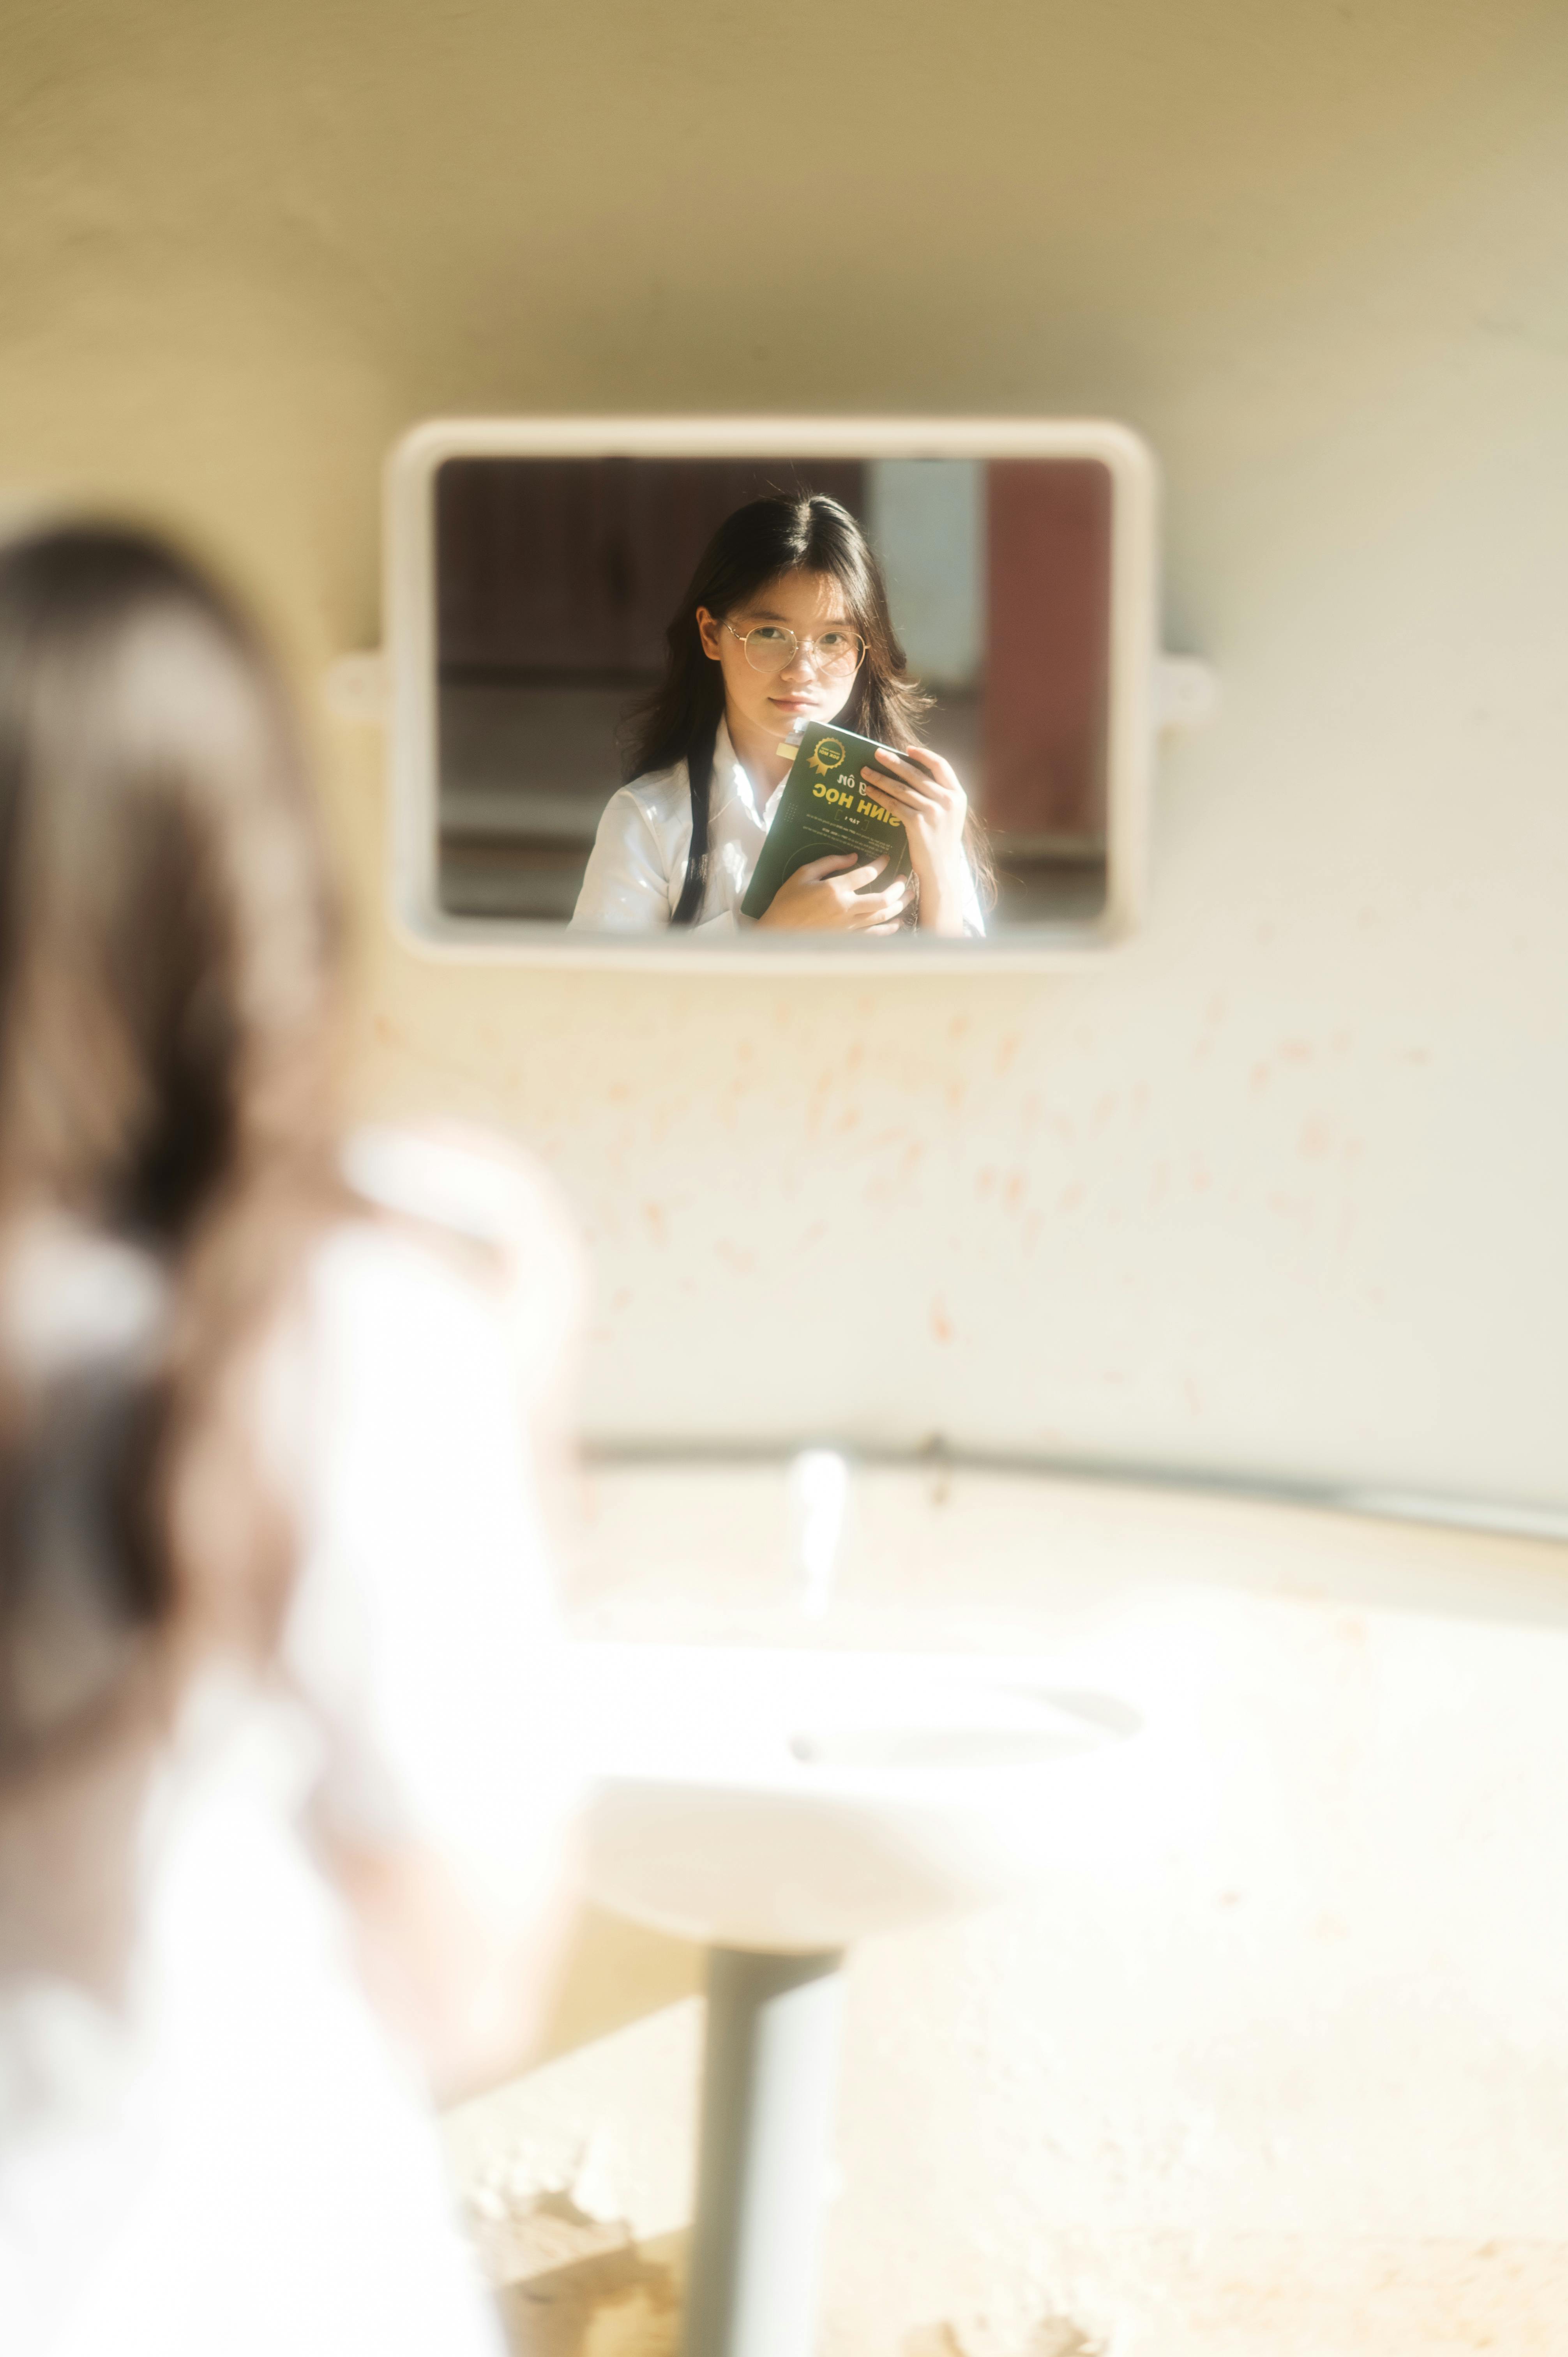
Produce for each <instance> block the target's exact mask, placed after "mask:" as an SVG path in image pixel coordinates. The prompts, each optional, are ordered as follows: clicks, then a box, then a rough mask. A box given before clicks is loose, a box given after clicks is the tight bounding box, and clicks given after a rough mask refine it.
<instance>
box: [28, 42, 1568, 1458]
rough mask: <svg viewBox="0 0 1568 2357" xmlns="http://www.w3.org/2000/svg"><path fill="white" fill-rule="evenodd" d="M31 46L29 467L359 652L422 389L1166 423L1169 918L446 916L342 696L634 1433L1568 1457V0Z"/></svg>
mask: <svg viewBox="0 0 1568 2357" xmlns="http://www.w3.org/2000/svg"><path fill="white" fill-rule="evenodd" d="M4 43H5V77H4V91H3V95H0V109H3V111H4V124H5V137H4V142H3V145H0V269H3V270H4V274H5V290H6V296H5V308H4V317H3V319H0V478H3V479H4V480H5V483H6V484H7V485H9V486H10V487H12V488H14V489H21V490H27V489H29V488H44V487H63V488H69V489H73V490H88V491H91V492H95V493H103V494H108V495H110V496H113V498H115V499H117V500H131V501H134V502H139V503H143V504H145V505H146V506H149V507H151V508H152V509H154V510H155V511H157V512H158V513H160V514H162V513H168V514H173V515H174V516H176V517H177V519H179V520H181V521H182V522H185V523H186V525H187V526H188V528H189V529H191V530H193V531H194V532H196V533H199V535H201V536H202V537H203V538H205V539H206V540H207V541H209V543H210V544H212V545H213V546H214V547H215V548H217V549H218V550H219V551H220V553H221V554H224V555H226V556H227V557H228V558H229V559H230V560H231V562H232V563H233V564H234V565H237V566H238V567H239V569H240V570H241V572H242V574H243V576H245V577H246V579H247V580H248V581H249V582H250V583H251V584H252V586H253V587H255V588H256V589H258V590H259V591H260V592H261V593H262V594H263V596H264V597H266V598H267V599H268V600H269V602H270V604H271V607H272V608H273V610H274V613H275V614H276V615H277V616H278V618H279V619H280V622H281V626H282V627H283V629H284V630H285V631H286V633H287V634H288V635H289V637H290V639H291V640H292V642H293V645H294V648H295V652H296V654H297V656H298V659H299V662H300V663H301V666H302V669H303V670H304V671H305V672H306V673H309V674H311V675H312V676H314V675H316V674H317V673H319V670H320V668H321V666H322V665H323V664H324V662H326V660H327V659H328V657H329V656H330V655H332V654H334V653H336V652H338V651H343V650H346V649H349V648H352V647H355V646H359V645H362V644H368V643H373V641H374V639H375V636H376V632H377V629H378V610H377V607H378V598H377V565H378V521H377V496H378V484H377V477H378V468H379V466H380V462H381V455H382V453H383V451H384V449H385V447H387V445H388V444H389V443H390V441H391V440H392V437H393V436H395V435H396V434H397V432H398V431H399V430H400V429H401V428H403V426H405V425H407V424H409V423H410V422H411V421H412V420H413V419H415V418H417V417H419V416H422V415H425V414H434V413H438V412H444V411H453V410H469V411H475V410H490V411H497V410H509V409H541V408H548V409H610V408H640V407H648V408H659V409H679V408H687V407H694V406H703V407H714V408H720V409H723V408H757V407H763V406H766V407H770V408H790V407H802V408H818V409H821V408H829V407H832V408H843V409H851V410H854V409H874V408H896V409H918V408H928V407H929V408H931V409H935V410H969V411H975V410H979V411H983V410H995V411H1002V412H1023V411H1057V412H1080V413H1081V412H1098V413H1101V414H1110V415H1112V416H1117V417H1121V418H1124V419H1126V420H1128V421H1130V422H1131V423H1132V424H1133V425H1136V426H1137V427H1139V428H1141V429H1142V431H1143V432H1144V434H1145V435H1146V436H1148V437H1149V439H1150V441H1151V442H1152V444H1153V445H1154V447H1155V450H1156V451H1157V452H1158V454H1159V455H1160V457H1161V458H1162V460H1163V462H1164V466H1165V475H1166V482H1167V490H1168V501H1167V549H1168V559H1167V585H1168V587H1167V597H1166V606H1167V618H1168V637H1169V640H1170V642H1171V643H1172V644H1174V645H1176V647H1178V648H1182V649H1186V650H1188V651H1198V652H1201V653H1203V654H1204V655H1206V656H1208V658H1209V659H1210V660H1211V661H1213V662H1215V663H1216V664H1217V665H1218V666H1219V672H1220V674H1221V677H1222V681H1223V694H1224V703H1223V708H1222V715H1221V717H1220V719H1219V722H1218V724H1217V725H1216V726H1214V727H1213V728H1212V729H1211V730H1210V731H1209V732H1208V734H1207V735H1205V736H1203V737H1199V738H1195V739H1192V740H1190V741H1188V742H1187V743H1186V744H1183V745H1182V746H1181V747H1180V748H1178V749H1173V750H1172V751H1171V752H1170V754H1169V756H1168V758H1167V759H1166V760H1165V763H1164V765H1163V774H1162V779H1161V784H1160V789H1159V798H1158V799H1159V807H1158V813H1157V819H1158V842H1157V847H1156V860H1155V901H1154V909H1153V913H1152V917H1151V920H1150V923H1149V927H1148V929H1147V931H1146V933H1145V935H1144V938H1143V939H1142V940H1141V941H1140V942H1137V943H1136V944H1135V945H1133V947H1132V948H1130V949H1129V950H1128V951H1127V952H1126V953H1125V954H1124V955H1123V956H1122V957H1121V958H1119V959H1118V960H1117V961H1116V962H1115V963H1114V964H1113V965H1112V967H1111V969H1110V970H1108V971H1097V972H1095V973H1093V974H1089V973H1085V974H1082V975H1081V976H1078V977H1066V978H1062V977H1057V978H1050V979H1039V980H1020V979H1005V978H1001V977H997V978H987V977H985V976H983V975H980V974H976V975H973V976H962V977H957V978H953V979H946V978H944V979H942V980H941V981H940V982H933V983H923V982H907V981H903V980H899V981H897V983H892V982H890V983H887V984H875V983H874V984H869V985H867V986H865V988H863V989H856V988H853V987H849V988H846V987H845V985H843V984H842V983H839V982H828V981H822V982H817V983H812V982H810V981H805V980H795V979H791V980H790V981H789V983H788V984H785V985H780V984H779V983H777V982H770V981H763V980H760V979H759V980H757V981H756V982H749V983H748V982H744V981H743V982H740V983H726V984H725V986H724V987H723V988H722V989H714V988H712V987H709V986H707V985H703V984H702V983H701V982H693V981H690V980H676V979H674V978H671V979H670V980H669V981H668V982H663V981H654V982H651V983H650V982H648V981H645V980H642V979H640V978H639V979H630V978H623V977H619V976H617V975H615V974H604V975H602V976H596V977H586V978H585V977H578V976H573V977H570V978H568V977H564V976H560V977H556V976H552V975H549V974H539V973H531V972H518V971H513V972H510V973H501V972H486V971H482V970H465V971H461V972H456V971H447V972H443V971H439V970H436V969H435V968H433V967H432V966H430V965H429V964H427V963H422V962H421V961H420V960H419V959H418V958H417V957H416V956H414V955H413V954H412V953H410V952H408V951H406V950H404V949H403V948H402V947H401V946H399V945H397V944H396V943H394V942H392V940H391V939H390V938H389V936H388V933H387V931H386V929H385V927H384V925H383V924H382V922H381V913H380V909H381V838H382V817H383V813H382V806H381V760H380V747H379V745H378V743H377V742H376V741H375V739H374V737H373V736H372V735H371V734H369V733H365V734H362V735H358V736H356V735H352V734H350V733H349V732H343V733H341V734H339V735H336V736H334V737H332V738H331V739H330V741H329V742H328V753H329V757H330V771H331V791H332V795H333V800H334V804H335V808H336V812H337V815H338V821H339V823H340V829H341V834H342V837H343V840H344V843H345V845H346V848H347V850H348V853H349V860H350V863H351V868H352V875H353V882H354V890H355V897H356V902H357V906H358V909H359V912H360V919H361V929H362V949H363V961H362V965H363V984H364V988H363V996H362V1009H363V1025H362V1039H363V1051H362V1053H361V1055H360V1060H359V1064H358V1073H359V1085H360V1094H361V1097H362V1099H363V1100H365V1101H367V1102H373V1103H377V1104H381V1105H387V1104H394V1105H421V1104H426V1103H430V1102H431V1101H432V1100H435V1099H443V1100H446V1099H450V1098H452V1097H453V1096H456V1097H460V1098H461V1100H462V1101H463V1102H464V1103H466V1104H467V1105H468V1106H469V1107H471V1108H472V1109H475V1110H478V1111H482V1112H485V1113H488V1114H492V1115H495V1116H499V1117H501V1118H504V1119H505V1120H507V1121H508V1122H510V1123H511V1124H513V1125H515V1126H516V1127H517V1128H518V1129H520V1130H521V1132H522V1133H523V1134H524V1135H528V1136H529V1137H531V1138H532V1139H533V1140H534V1141H535V1142H536V1143H537V1144H538V1145H539V1146H540V1147H541V1148H542V1151H543V1152H544V1154H545V1155H546V1156H547V1157H548V1158H549V1160H550V1161H551V1163H552V1164H553V1167H554V1168H556V1170H557V1171H558V1172H559V1174H560V1176H561V1178H562V1179H563V1180H564V1184H565V1186H566V1188H567V1189H568V1191H569V1192H570V1194H571V1195H572V1196H573V1198H574V1200H575V1201H576V1203H577V1204H578V1205H579V1207H580V1209H581V1211H582V1213H583V1216H584V1218H585V1221H586V1222H587V1224H588V1226H589V1228H590V1230H591V1231H592V1233H593V1236H594V1240H595V1243H596V1248H597V1252H598V1255H599V1265H600V1271H601V1280H602V1284H601V1296H600V1304H599V1312H598V1327H597V1332H596V1343H595V1349H594V1354H593V1359H592V1363H591V1368H590V1377H589V1393H588V1404H589V1416H590V1421H591V1423H592V1425H593V1426H594V1427H595V1428H596V1430H597V1431H599V1432H600V1433H602V1434H606V1435H623V1436H624V1435H646V1434H650V1433H664V1432H668V1431H671V1429H676V1428H679V1429H682V1430H699V1431H703V1432H709V1433H727V1434H732V1435H733V1434H737V1433H746V1434H778V1433H788V1432H791V1431H796V1430H800V1429H802V1428H814V1429H819V1430H820V1429H822V1428H824V1427H834V1428H840V1429H843V1430H844V1431H846V1432H848V1433H850V1434H852V1435H858V1436H861V1437H883V1438H887V1439H893V1440H908V1439H913V1438H918V1437H922V1436H925V1435H928V1434H929V1433H931V1432H934V1431H940V1432H942V1433H945V1434H947V1435H949V1436H950V1437H954V1438H956V1439H961V1440H970V1441H981V1442H983V1443H986V1444H989V1445H992V1446H1009V1447H1016V1448H1029V1449H1033V1448H1042V1449H1050V1450H1058V1451H1067V1452H1073V1451H1082V1452H1086V1453H1090V1454H1105V1455H1112V1456H1120V1457H1142V1458H1155V1459H1159V1460H1164V1461H1168V1462H1173V1463H1179V1462H1201V1463H1205V1464H1217V1465H1230V1466H1234V1467H1250V1468H1263V1469H1278V1470H1285V1471H1292V1470H1294V1471H1298V1472H1303V1473H1307V1474H1311V1475H1321V1476H1324V1477H1326V1478H1333V1477H1346V1476H1371V1477H1374V1478H1384V1479H1397V1480H1404V1481H1410V1482H1416V1483H1422V1484H1425V1485H1427V1486H1429V1487H1430V1486H1435V1487H1443V1488H1448V1489H1458V1490H1465V1491H1477V1492H1485V1493H1498V1494H1505V1495H1509V1496H1514V1497H1520V1498H1526V1497H1528V1498H1530V1499H1534V1500H1537V1501H1541V1500H1557V1499H1560V1498H1561V1497H1562V1496H1563V1490H1564V1482H1563V1472H1562V1451H1561V1443H1560V1432H1561V1423H1562V1409H1563V1396H1564V1387H1563V1340H1562V1335H1563V1319H1562V1318H1561V1317H1560V1316H1559V1315H1557V1314H1556V1312H1557V1309H1558V1308H1559V1307H1560V1305H1561V1304H1562V1303H1563V1299H1564V1289H1565V1280H1568V1223H1565V1222H1563V1218H1562V1216H1561V1205H1562V1202H1563V1198H1564V1191H1565V1190H1564V1179H1565V1178H1568V1116H1565V1114H1564V1109H1563V1090H1562V1088H1561V1086H1560V1076H1561V1073H1562V1070H1563V1047H1564V1036H1563V1034H1564V1023H1565V1016H1564V1007H1565V1006H1568V994H1565V992H1564V989H1563V984H1564V980H1565V979H1568V929H1565V928H1564V926H1563V922H1562V920H1561V908H1562V902H1563V888H1564V881H1565V873H1568V866H1565V863H1568V798H1565V797H1564V795H1563V792H1562V790H1561V785H1562V746H1563V719H1564V710H1565V702H1568V689H1565V687H1564V678H1565V673H1564V667H1563V662H1562V643H1563V627H1564V622H1565V619H1568V554H1565V551H1568V467H1565V464H1564V460H1565V457H1568V447H1565V446H1568V402H1565V401H1564V391H1565V374H1564V372H1565V370H1568V291H1565V290H1568V278H1565V275H1564V271H1563V259H1564V257H1563V221H1564V219H1565V218H1568V205H1565V201H1564V199H1565V195H1568V140H1565V139H1564V136H1563V131H1564V113H1565V93H1568V20H1564V18H1563V14H1562V12H1561V10H1560V9H1557V8H1556V7H1554V6H1552V5H1531V0H1499V5H1496V6H1491V7H1488V8H1487V9H1485V10H1481V9H1477V8H1475V7H1473V6H1471V5H1467V0H1396V4H1395V5H1360V0H1344V5H1328V0H1280V5H1273V6H1271V7H1270V8H1269V9H1267V10H1266V11H1262V12H1260V11H1258V10H1254V9H1249V8H1246V7H1242V6H1240V5H1236V0H1187V5H1183V6H1182V7H1180V8H1175V9H1173V8H1166V7H1160V6H1157V5H1154V0H1116V5H1109V6H1102V7H1096V8H1093V9H1090V8H1080V7H1069V6H1064V5H1048V0H1047V5H1038V0H1017V5H1013V0H986V5H983V6H981V7H980V8H979V9H978V10H977V11H975V12H973V13H972V15H969V16H965V18H964V19H963V23H962V28H961V34H960V29H959V27H957V26H956V25H955V24H954V22H953V20H952V19H951V18H950V14H949V12H947V11H946V10H943V9H940V8H938V7H936V6H935V5H930V0H916V5H912V6H911V5H900V6H897V7H894V6H892V5H885V0H853V5H843V0H832V5H829V0H803V5H801V6H800V7H799V8H797V9H795V10H793V11H792V12H791V13H790V15H789V19H788V23H787V25H786V24H784V23H783V22H781V21H779V20H776V19H775V18H773V17H770V16H768V14H767V12H763V13H761V14H760V15H759V14H758V13H757V12H756V11H751V10H741V11H736V10H731V9H727V8H721V9H719V10H717V11H712V10H691V11H680V10H672V9H671V8H669V7H668V6H665V5H637V0H589V5H585V6H582V7H577V8H573V9H570V10H545V9H542V8H532V7H522V8H512V7H502V6H500V5H499V0H478V5H465V6H463V7H457V6H456V5H450V0H418V5H414V0H378V5H373V6H372V5H362V0H332V5H326V6H320V5H305V0H278V5H273V6H271V7H268V8H266V9H259V10H241V9H215V8H211V7H209V6H207V5H203V0H141V5H113V6H111V5H108V0H60V4H59V5H49V6H48V7H44V6H41V5H22V0H14V5H12V6H11V7H10V8H9V9H8V11H7V12H6V23H5V33H4ZM823 167H828V168H826V169H825V170H824V168H823ZM846 321H847V322H850V323H852V324H853V328H854V332H852V333H849V334H845V333H844V332H843V329H842V326H841V323H843V322H846ZM819 322H820V323H822V328H823V330H824V331H822V332H813V328H814V324H815V323H819ZM743 1347H744V1358H743V1357H742V1356H741V1352H742V1350H743Z"/></svg>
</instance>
